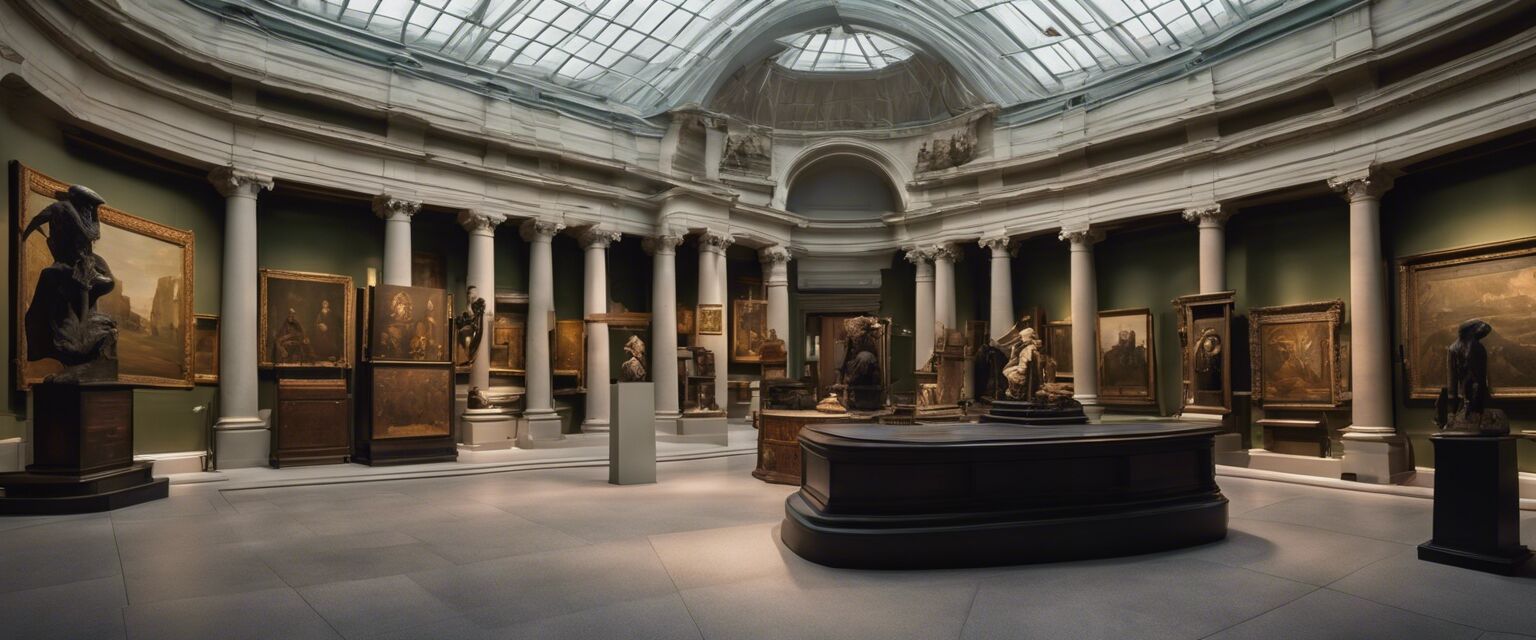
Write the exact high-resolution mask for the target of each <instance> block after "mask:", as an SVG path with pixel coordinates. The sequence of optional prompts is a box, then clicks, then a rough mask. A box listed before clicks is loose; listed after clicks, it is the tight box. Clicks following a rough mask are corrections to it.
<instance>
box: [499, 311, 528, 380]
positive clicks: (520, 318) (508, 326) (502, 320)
mask: <svg viewBox="0 0 1536 640" xmlns="http://www.w3.org/2000/svg"><path fill="white" fill-rule="evenodd" d="M527 331H528V316H527V314H523V313H498V314H496V318H495V319H494V320H492V321H491V371H492V372H495V373H508V374H512V375H519V376H520V375H523V374H524V373H525V371H526V369H525V367H526V366H527V364H526V363H525V362H524V357H523V350H524V349H526V348H527V346H528V338H527V335H528V334H527Z"/></svg>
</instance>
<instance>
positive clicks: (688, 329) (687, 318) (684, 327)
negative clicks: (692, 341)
mask: <svg viewBox="0 0 1536 640" xmlns="http://www.w3.org/2000/svg"><path fill="white" fill-rule="evenodd" d="M694 326H695V325H694V323H693V307H685V306H683V305H678V306H677V335H680V336H691V335H693V330H694Z"/></svg>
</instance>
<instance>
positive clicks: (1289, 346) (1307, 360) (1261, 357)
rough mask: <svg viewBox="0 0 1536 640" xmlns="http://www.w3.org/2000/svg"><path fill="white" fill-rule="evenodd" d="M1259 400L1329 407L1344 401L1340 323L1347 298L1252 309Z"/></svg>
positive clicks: (1253, 360) (1285, 405) (1255, 384)
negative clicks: (1339, 336)
mask: <svg viewBox="0 0 1536 640" xmlns="http://www.w3.org/2000/svg"><path fill="white" fill-rule="evenodd" d="M1248 315H1249V318H1250V319H1251V322H1252V326H1253V335H1254V336H1255V338H1254V339H1253V340H1252V341H1250V342H1249V345H1248V351H1249V354H1250V365H1251V367H1252V369H1253V372H1252V373H1253V400H1254V402H1256V403H1258V404H1260V405H1262V406H1265V407H1275V408H1297V409H1306V408H1314V409H1327V408H1333V407H1337V406H1339V405H1341V404H1343V377H1344V376H1343V374H1342V373H1341V371H1342V369H1341V367H1340V362H1341V358H1340V351H1341V350H1340V348H1339V341H1338V334H1339V324H1340V322H1341V321H1342V320H1343V316H1344V302H1343V301H1340V300H1332V301H1328V302H1312V303H1306V304H1296V305H1288V306H1283V307H1264V308H1259V309H1250V310H1249V312H1248Z"/></svg>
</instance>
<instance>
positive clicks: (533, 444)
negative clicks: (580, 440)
mask: <svg viewBox="0 0 1536 640" xmlns="http://www.w3.org/2000/svg"><path fill="white" fill-rule="evenodd" d="M562 426H563V423H562V421H561V420H560V414H558V413H555V412H554V411H550V412H548V413H524V414H523V428H522V430H521V432H520V433H518V434H517V446H518V447H519V448H522V449H541V448H547V447H555V446H560V443H561V442H562V441H564V440H565V434H564V433H562Z"/></svg>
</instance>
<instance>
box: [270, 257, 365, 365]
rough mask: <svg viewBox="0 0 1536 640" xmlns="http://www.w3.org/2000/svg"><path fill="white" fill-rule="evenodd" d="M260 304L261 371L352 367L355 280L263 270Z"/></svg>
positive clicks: (315, 274) (345, 277)
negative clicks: (287, 368)
mask: <svg viewBox="0 0 1536 640" xmlns="http://www.w3.org/2000/svg"><path fill="white" fill-rule="evenodd" d="M260 298H261V302H260V303H259V305H258V309H259V310H260V318H259V320H260V321H259V322H258V325H259V327H260V328H259V330H258V338H259V345H258V352H259V355H260V360H261V362H260V364H261V366H263V367H340V368H347V367H350V366H351V363H352V304H353V303H352V298H353V292H352V278H349V277H347V276H334V275H327V274H321V273H303V272H299V271H283V270H280V269H262V270H261V291H260Z"/></svg>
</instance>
